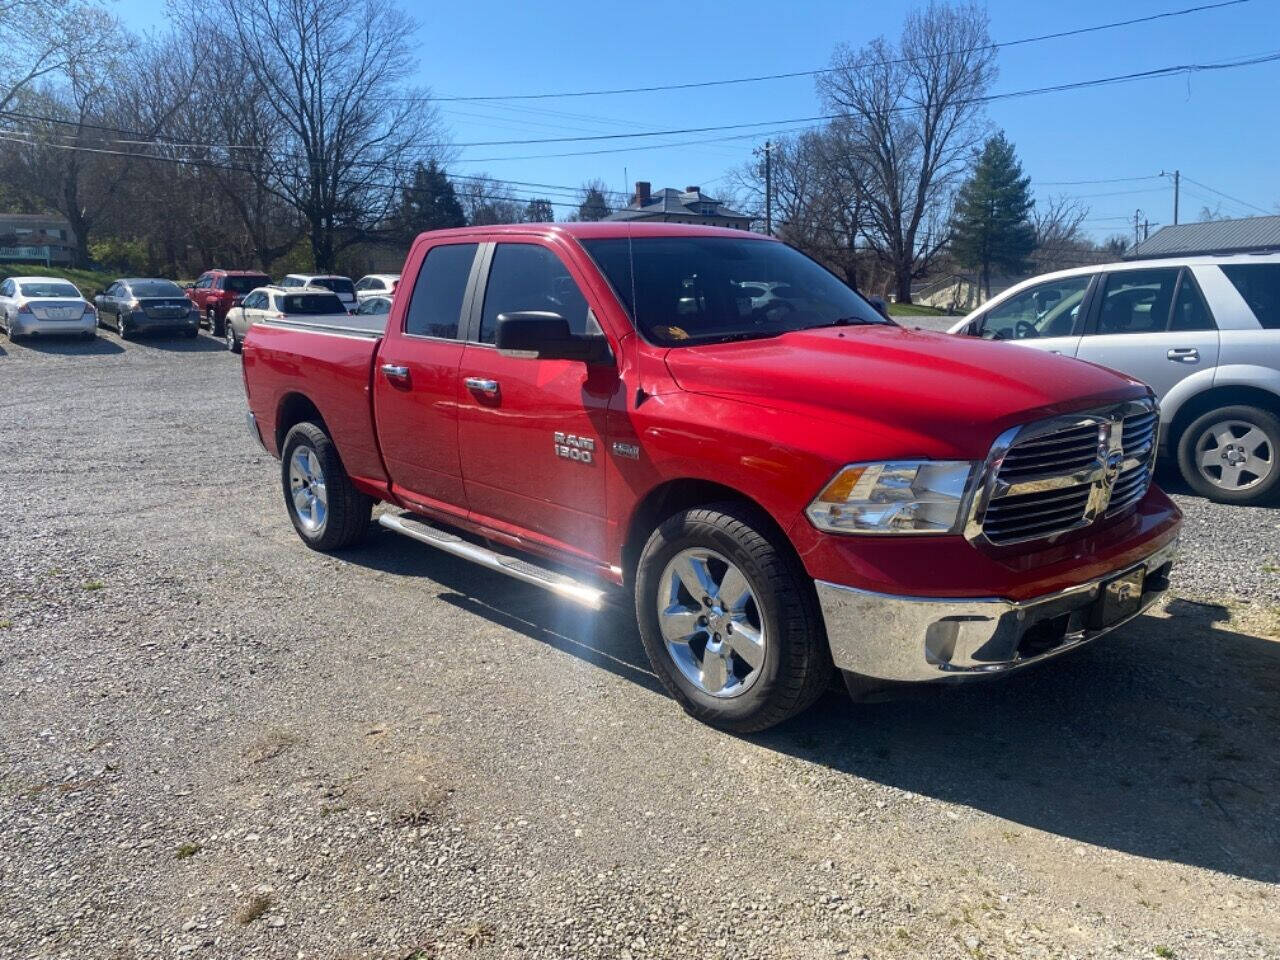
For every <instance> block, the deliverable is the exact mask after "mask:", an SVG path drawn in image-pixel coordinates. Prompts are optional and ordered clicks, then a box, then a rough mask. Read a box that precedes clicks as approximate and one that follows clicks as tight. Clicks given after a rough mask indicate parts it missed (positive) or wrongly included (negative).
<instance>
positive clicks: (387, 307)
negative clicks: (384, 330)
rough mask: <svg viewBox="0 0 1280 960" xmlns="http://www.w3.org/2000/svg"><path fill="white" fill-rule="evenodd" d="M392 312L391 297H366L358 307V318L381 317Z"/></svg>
mask: <svg viewBox="0 0 1280 960" xmlns="http://www.w3.org/2000/svg"><path fill="white" fill-rule="evenodd" d="M390 312H391V298H390V297H365V298H364V299H363V300H361V301H360V306H358V307H356V315H357V316H379V315H381V314H384V313H390Z"/></svg>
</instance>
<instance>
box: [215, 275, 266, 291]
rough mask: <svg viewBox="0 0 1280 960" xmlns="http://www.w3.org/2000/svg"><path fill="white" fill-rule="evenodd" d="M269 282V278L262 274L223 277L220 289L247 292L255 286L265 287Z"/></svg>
mask: <svg viewBox="0 0 1280 960" xmlns="http://www.w3.org/2000/svg"><path fill="white" fill-rule="evenodd" d="M270 282H271V278H270V277H266V276H263V275H262V274H254V275H253V276H249V277H223V278H222V289H223V290H230V291H231V292H232V293H248V292H249V291H250V290H254V289H256V288H257V287H265V286H266V285H267V284H269V283H270Z"/></svg>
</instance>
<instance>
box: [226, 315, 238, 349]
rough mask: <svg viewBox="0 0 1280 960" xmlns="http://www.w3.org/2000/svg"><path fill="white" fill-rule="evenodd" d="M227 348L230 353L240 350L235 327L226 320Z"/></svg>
mask: <svg viewBox="0 0 1280 960" xmlns="http://www.w3.org/2000/svg"><path fill="white" fill-rule="evenodd" d="M227 349H228V350H230V351H231V352H232V353H239V352H240V338H239V337H237V336H236V328H235V327H234V326H232V325H231V321H230V320H228V321H227Z"/></svg>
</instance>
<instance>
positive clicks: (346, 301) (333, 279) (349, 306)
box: [280, 273, 358, 313]
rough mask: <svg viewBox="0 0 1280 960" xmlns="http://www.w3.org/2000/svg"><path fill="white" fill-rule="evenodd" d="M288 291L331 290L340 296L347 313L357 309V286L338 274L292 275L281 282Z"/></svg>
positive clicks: (348, 278) (349, 279)
mask: <svg viewBox="0 0 1280 960" xmlns="http://www.w3.org/2000/svg"><path fill="white" fill-rule="evenodd" d="M280 286H282V287H284V288H285V289H286V290H293V291H301V290H330V291H332V292H333V293H336V294H337V295H338V299H340V300H341V301H342V305H343V307H345V308H346V311H347V313H350V312H351V311H353V310H354V309H355V308H356V303H357V302H358V301H357V299H356V285H355V284H354V283H352V282H351V278H350V277H340V276H338V275H337V274H336V273H291V274H289V275H288V276H286V277H285V278H284V279H283V280H281V281H280Z"/></svg>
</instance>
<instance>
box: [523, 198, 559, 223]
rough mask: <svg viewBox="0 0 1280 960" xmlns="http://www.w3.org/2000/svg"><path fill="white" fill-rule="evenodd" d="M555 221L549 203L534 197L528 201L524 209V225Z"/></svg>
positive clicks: (554, 215) (553, 212)
mask: <svg viewBox="0 0 1280 960" xmlns="http://www.w3.org/2000/svg"><path fill="white" fill-rule="evenodd" d="M555 219H556V214H555V211H554V210H552V209H551V201H550V200H544V199H542V198H541V197H535V198H534V199H533V200H530V201H529V204H528V206H526V207H525V208H524V222H525V223H552V222H554V221H555Z"/></svg>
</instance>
